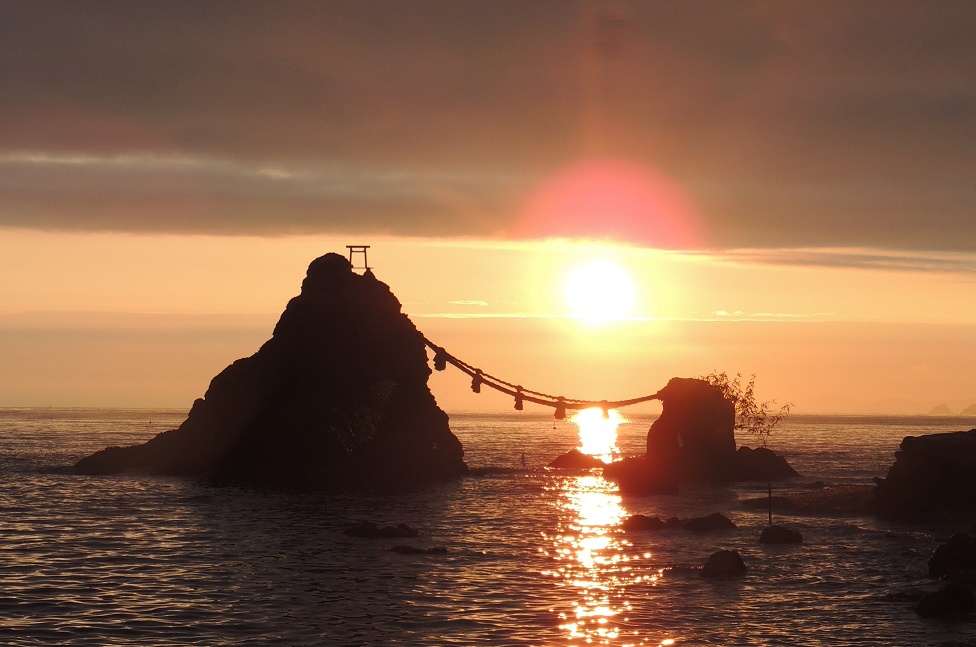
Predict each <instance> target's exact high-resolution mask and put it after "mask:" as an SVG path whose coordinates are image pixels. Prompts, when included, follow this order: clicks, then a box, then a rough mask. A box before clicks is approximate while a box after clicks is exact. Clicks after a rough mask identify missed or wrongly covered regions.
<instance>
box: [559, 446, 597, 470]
mask: <svg viewBox="0 0 976 647" xmlns="http://www.w3.org/2000/svg"><path fill="white" fill-rule="evenodd" d="M605 465H606V463H604V462H603V461H601V460H600V459H599V458H597V457H596V456H590V455H589V454H584V453H583V452H581V451H580V450H578V449H571V450H569V451H568V452H566V453H565V454H561V455H559V456H557V457H556V458H554V459H553V460H552V461H551V462H550V463H549V465H547V467H552V468H556V469H574V470H588V469H594V468H602V467H604V466H605Z"/></svg>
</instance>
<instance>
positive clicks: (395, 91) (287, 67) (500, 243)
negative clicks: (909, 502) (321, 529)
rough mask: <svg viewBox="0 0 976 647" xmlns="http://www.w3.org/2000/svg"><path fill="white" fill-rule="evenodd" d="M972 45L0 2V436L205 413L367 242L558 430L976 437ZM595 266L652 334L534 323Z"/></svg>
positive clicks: (967, 33)
mask: <svg viewBox="0 0 976 647" xmlns="http://www.w3.org/2000/svg"><path fill="white" fill-rule="evenodd" d="M974 33H976V4H974V3H972V2H968V1H965V2H952V1H942V2H935V3H930V2H921V1H918V2H899V1H894V0H886V1H883V2H882V1H879V2H871V1H859V2H843V3H842V2H803V1H799V0H796V1H792V0H791V1H789V2H786V1H782V2H724V1H717V0H715V1H708V2H704V1H688V0H681V1H674V2H663V1H650V0H649V1H646V2H599V3H598V2H524V1H520V2H409V3H407V2H400V3H391V2H328V3H326V2H275V3H270V2H241V1H233V2H85V1H73V2H41V1H32V2H15V1H10V0H0V248H2V249H0V251H2V252H3V256H0V272H2V273H0V276H2V277H3V280H2V281H0V376H5V377H0V405H8V406H9V405H26V404H85V403H91V404H137V405H143V406H144V405H152V404H167V405H174V406H183V403H185V404H186V405H187V406H188V405H189V403H190V402H191V401H192V398H193V397H196V396H197V395H200V394H202V391H203V390H204V389H205V386H206V380H207V379H209V377H210V376H212V375H213V374H215V373H216V372H217V371H218V370H219V369H220V368H222V367H223V366H224V365H226V364H228V363H229V362H230V361H232V360H233V359H235V358H236V357H238V356H241V355H248V354H250V353H251V352H253V351H254V350H256V348H257V346H258V345H259V344H260V343H261V341H263V340H264V339H266V338H267V336H268V335H269V334H270V330H271V327H272V326H273V323H274V318H275V317H276V316H277V314H278V313H279V312H280V311H281V309H282V308H283V306H284V303H285V302H286V301H287V299H288V298H289V297H290V296H293V295H294V293H295V291H296V290H297V288H298V285H299V284H300V281H301V275H302V272H303V270H304V267H305V266H306V265H307V263H308V262H309V261H310V260H311V259H312V258H314V257H315V256H318V255H320V254H321V253H324V252H326V251H330V250H336V249H338V250H340V251H341V250H342V249H343V246H344V245H345V244H348V243H358V242H365V243H372V244H374V245H376V248H375V249H373V251H374V256H373V257H372V258H371V260H372V259H375V261H374V262H373V264H374V265H377V268H378V273H379V274H380V278H382V279H383V280H385V281H387V282H388V283H390V285H391V286H392V287H393V289H394V291H395V292H396V293H397V294H398V295H399V296H400V298H401V301H403V302H404V306H405V310H406V311H408V312H409V313H410V314H411V316H412V317H413V318H414V320H415V322H416V323H417V324H418V326H419V327H421V328H422V329H424V330H425V331H427V330H431V329H436V330H437V331H438V332H439V333H440V334H441V335H443V337H447V338H450V339H451V340H452V342H453V344H454V347H455V348H460V349H461V350H463V351H465V353H467V354H468V355H469V356H470V355H475V356H476V357H475V358H472V359H469V361H473V362H474V363H478V362H483V361H485V360H479V359H477V356H478V354H479V353H483V355H481V357H485V358H488V359H492V360H494V361H497V362H499V364H500V366H499V367H498V368H497V369H496V370H495V372H498V373H509V372H511V371H515V372H518V371H519V370H520V369H524V368H525V367H526V366H527V365H528V364H527V363H526V362H525V361H524V360H520V358H519V355H518V353H516V352H515V350H513V349H512V348H511V344H509V345H508V346H507V347H506V344H505V342H506V340H508V341H511V340H512V339H516V338H522V337H524V338H525V339H526V340H528V339H536V340H539V339H542V340H545V343H534V345H533V344H530V347H529V348H530V351H531V352H532V353H536V355H533V356H532V362H531V365H532V369H531V377H533V378H537V379H538V380H542V381H543V382H545V381H546V380H551V381H553V382H557V383H559V388H565V389H566V390H567V391H573V392H574V393H567V395H574V394H575V393H580V392H582V391H587V392H588V389H591V388H597V387H603V388H608V387H609V385H611V384H612V385H613V386H614V387H620V388H624V389H627V390H628V391H629V392H628V393H625V394H621V395H623V396H627V395H631V394H633V393H636V392H645V391H648V390H656V389H657V388H658V387H659V386H661V381H662V380H666V378H667V377H668V376H669V375H677V374H685V375H692V374H698V373H700V372H703V371H704V372H707V371H709V370H711V369H713V368H715V369H718V370H730V371H732V372H735V371H736V370H741V371H743V372H746V373H751V372H757V373H759V376H760V378H759V381H760V383H762V381H763V379H766V380H767V383H770V384H771V385H772V391H773V393H772V394H771V395H773V396H776V397H779V398H780V399H781V400H794V401H796V402H798V403H799V404H808V405H809V407H808V408H809V409H815V410H878V409H879V408H882V407H888V406H889V405H890V407H891V408H893V409H900V410H913V409H912V408H913V407H914V408H918V407H923V408H928V407H929V406H934V405H935V404H938V403H939V402H942V401H950V402H952V403H953V406H954V407H961V406H963V405H965V404H968V402H970V401H976V385H973V382H972V380H971V379H967V377H966V375H967V374H968V373H970V372H971V368H972V366H973V360H974V359H976V357H974V351H972V350H971V349H972V348H973V347H974V346H976V344H974V343H973V342H974V333H976V312H974V305H973V304H974V303H976V250H974V242H976V213H974V207H973V205H974V204H976V182H974V179H976V85H974V83H973V79H976V39H974V38H973V36H972V35H973V34H974ZM551 237H561V238H569V239H587V240H593V239H599V240H604V242H607V241H616V242H618V243H623V244H625V245H627V247H626V248H617V247H612V246H609V247H604V248H601V249H600V250H597V251H594V248H587V247H578V246H573V245H571V244H569V243H566V244H564V245H563V246H562V247H558V246H556V247H555V248H554V247H553V246H552V245H551V244H550V243H546V242H545V241H546V240H548V239H550V238H551ZM377 242H379V243H381V244H379V245H377ZM661 250H668V251H667V252H664V251H661ZM608 254H609V255H611V256H615V257H616V258H617V259H618V260H619V261H620V262H622V263H624V264H625V265H627V267H628V270H629V271H630V272H631V273H632V275H633V276H634V279H635V282H636V283H637V284H638V286H639V289H640V290H641V295H640V296H641V300H640V302H639V308H638V309H639V312H638V313H636V314H635V318H636V319H638V321H632V322H630V323H629V324H626V325H625V324H620V325H619V326H618V327H616V328H613V327H611V328H612V330H611V329H604V330H602V331H593V330H589V331H586V330H582V329H581V330H577V331H575V332H572V333H571V334H570V333H568V332H566V330H565V329H557V328H558V326H562V325H564V324H566V321H565V320H564V319H562V318H561V315H564V314H565V304H564V303H561V302H559V301H558V299H548V297H542V296H540V295H541V294H544V295H550V296H551V295H552V294H555V293H558V291H559V290H560V286H561V281H562V277H563V276H564V274H565V273H566V272H568V271H569V269H571V267H572V265H573V263H574V262H577V261H578V260H579V259H582V258H587V257H591V256H599V255H603V256H606V255H608ZM474 259H477V263H474V262H473V261H474ZM445 268H448V270H449V271H447V272H445V271H444V270H445ZM472 315H477V316H472ZM663 321H668V322H671V323H670V324H668V326H665V325H664V324H662V323H661V322H663ZM554 326H555V327H557V328H553V327H554ZM664 328H668V330H667V331H664V332H662V331H663V330H664ZM565 335H569V336H568V337H566V336H565ZM649 335H651V336H654V335H658V336H657V337H655V339H657V340H658V341H655V342H652V341H651V340H650V338H649V337H648V336H649ZM660 335H664V336H663V337H661V336H660ZM443 337H442V338H443ZM584 339H585V340H589V341H586V342H585V343H584V342H583V341H580V340H584ZM486 340H494V341H492V342H490V343H489V341H486ZM574 340H575V341H574ZM597 340H599V341H597ZM608 340H613V342H612V343H611V342H610V341H608ZM662 340H665V341H666V343H665V341H662ZM525 343H529V342H528V341H526V342H525ZM574 344H576V345H577V346H579V348H576V350H574V351H573V352H572V353H571V354H570V355H571V356H569V357H566V359H565V361H564V359H563V355H562V352H561V351H562V350H565V349H567V348H575V346H574ZM445 345H447V344H446V343H445ZM637 347H640V348H641V349H642V350H640V351H639V352H638V351H637V350H635V349H636V348H637ZM652 347H653V348H652ZM585 348H590V349H594V348H599V349H602V350H603V351H605V352H600V353H594V354H593V356H592V357H589V359H586V357H587V355H586V352H587V351H585ZM612 348H616V350H612V351H611V350H608V349H612ZM174 349H182V350H174ZM652 351H653V352H652ZM458 354H462V353H460V352H459V353H458ZM203 358H206V359H205V360H204V359H203ZM567 362H568V363H570V364H574V365H580V366H583V367H584V368H583V369H581V371H580V374H581V375H583V374H585V375H587V376H590V379H591V380H596V376H601V377H600V378H599V380H600V382H601V383H600V384H588V383H581V384H579V385H578V388H574V387H576V386H577V385H576V384H575V383H571V380H570V379H569V377H568V376H571V375H573V374H574V373H573V372H572V371H567V370H566V367H565V365H566V363H567ZM547 366H551V367H552V372H551V374H550V375H547V374H546V373H545V371H544V368H545V367H547ZM486 368H489V367H486ZM446 377H447V376H437V380H436V381H435V389H440V390H439V391H436V393H437V394H438V397H439V399H440V400H441V401H442V402H448V403H450V404H452V405H455V406H457V407H459V408H477V407H478V406H479V405H471V404H469V403H468V402H467V401H466V400H464V398H463V394H462V393H460V392H455V386H454V385H452V384H447V383H446V382H444V379H446ZM536 386H537V388H541V389H543V390H545V389H547V388H550V387H549V386H548V385H547V384H537V385H536ZM630 386H633V388H632V389H628V387H630ZM460 387H462V390H463V388H466V385H465V384H461V385H460ZM552 388H555V387H552ZM604 396H608V397H615V396H616V393H612V394H608V393H604V392H601V393H600V394H599V396H598V397H604ZM842 400H844V402H843V403H842ZM848 400H849V401H848ZM895 401H897V402H898V403H900V404H891V403H893V402H895ZM884 403H888V404H884ZM492 406H493V405H492ZM801 408H802V407H801Z"/></svg>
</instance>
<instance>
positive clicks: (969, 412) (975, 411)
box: [959, 402, 976, 416]
mask: <svg viewBox="0 0 976 647" xmlns="http://www.w3.org/2000/svg"><path fill="white" fill-rule="evenodd" d="M959 415H960V416H976V402H974V403H972V404H971V405H969V406H968V407H966V408H965V409H963V410H962V411H960V412H959Z"/></svg>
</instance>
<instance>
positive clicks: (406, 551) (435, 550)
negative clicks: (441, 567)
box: [390, 544, 447, 555]
mask: <svg viewBox="0 0 976 647" xmlns="http://www.w3.org/2000/svg"><path fill="white" fill-rule="evenodd" d="M390 552H394V553H399V554H401V555H446V554H447V548H445V547H444V546H433V547H431V548H417V547H416V546H407V545H404V544H397V545H396V546H393V547H392V548H390Z"/></svg>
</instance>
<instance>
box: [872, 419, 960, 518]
mask: <svg viewBox="0 0 976 647" xmlns="http://www.w3.org/2000/svg"><path fill="white" fill-rule="evenodd" d="M875 480H876V481H877V483H878V485H877V487H876V488H875V507H876V509H877V511H878V512H879V513H880V514H881V515H883V516H886V517H890V518H898V519H905V520H915V521H935V520H938V519H940V518H947V519H952V518H956V517H966V518H973V517H976V497H974V496H973V492H976V429H972V430H970V431H957V432H950V433H943V434H932V435H929V436H908V437H907V438H905V439H904V440H902V441H901V446H900V450H899V451H897V452H895V462H894V463H893V464H892V466H891V467H890V468H889V469H888V475H887V477H886V478H884V479H875Z"/></svg>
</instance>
